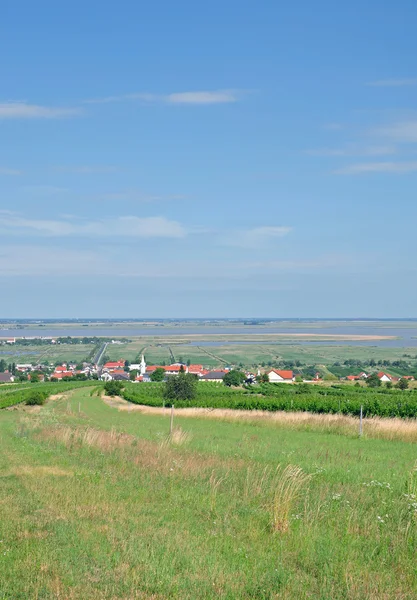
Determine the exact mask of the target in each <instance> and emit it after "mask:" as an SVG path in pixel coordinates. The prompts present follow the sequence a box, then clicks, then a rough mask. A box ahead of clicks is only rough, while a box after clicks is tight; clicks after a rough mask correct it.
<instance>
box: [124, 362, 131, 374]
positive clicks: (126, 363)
mask: <svg viewBox="0 0 417 600" xmlns="http://www.w3.org/2000/svg"><path fill="white" fill-rule="evenodd" d="M129 367H130V362H129V361H128V360H125V366H124V370H125V371H126V373H129Z"/></svg>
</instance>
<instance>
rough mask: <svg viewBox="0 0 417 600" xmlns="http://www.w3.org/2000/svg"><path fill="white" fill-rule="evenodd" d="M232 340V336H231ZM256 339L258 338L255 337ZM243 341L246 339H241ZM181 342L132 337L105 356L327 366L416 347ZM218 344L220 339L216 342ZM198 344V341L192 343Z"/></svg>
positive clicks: (396, 356) (396, 355)
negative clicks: (283, 361)
mask: <svg viewBox="0 0 417 600" xmlns="http://www.w3.org/2000/svg"><path fill="white" fill-rule="evenodd" d="M234 337H236V336H234ZM257 337H258V336H257ZM206 339H210V338H206ZM242 339H247V336H242ZM179 341H181V340H178V339H177V338H174V339H172V340H170V339H169V338H160V340H155V338H135V339H133V340H132V341H131V342H129V343H126V344H120V345H119V344H109V346H108V347H107V350H106V354H107V355H108V356H109V357H110V358H111V360H116V359H119V358H124V359H127V360H130V361H131V362H132V361H134V360H136V359H137V357H138V355H139V354H140V353H141V352H142V351H144V352H145V358H146V361H147V363H148V364H158V363H162V362H165V363H166V364H169V363H170V362H171V360H172V355H171V352H170V349H171V351H172V354H173V356H174V358H175V360H177V361H178V360H179V359H180V358H182V359H183V360H184V362H185V361H187V360H190V361H191V362H192V363H197V364H204V365H206V366H209V367H216V366H221V365H224V364H235V365H236V364H237V365H239V364H243V365H245V366H248V367H254V366H258V365H260V364H262V363H266V364H267V363H268V362H273V363H276V362H278V361H280V360H300V361H301V362H303V363H305V364H308V365H315V364H323V365H331V364H333V363H334V362H337V361H339V362H343V361H345V360H348V359H355V360H370V359H374V360H376V361H377V360H390V361H395V360H401V359H402V358H403V356H404V354H408V355H410V356H412V357H416V356H417V348H399V347H398V348H396V347H393V348H386V347H385V348H383V347H377V346H349V345H346V346H345V345H327V346H326V345H325V344H322V343H315V344H311V345H302V344H294V343H282V342H279V343H278V342H276V343H268V344H264V343H262V344H261V343H256V341H254V342H253V343H251V344H233V343H231V344H230V345H218V346H216V345H210V346H205V345H202V346H191V345H189V344H184V343H178V342H179ZM218 341H219V342H220V343H221V340H218ZM196 343H198V342H196Z"/></svg>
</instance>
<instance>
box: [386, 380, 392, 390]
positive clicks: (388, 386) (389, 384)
mask: <svg viewBox="0 0 417 600" xmlns="http://www.w3.org/2000/svg"><path fill="white" fill-rule="evenodd" d="M385 387H386V388H387V389H389V390H390V389H391V388H392V381H387V383H386V384H385Z"/></svg>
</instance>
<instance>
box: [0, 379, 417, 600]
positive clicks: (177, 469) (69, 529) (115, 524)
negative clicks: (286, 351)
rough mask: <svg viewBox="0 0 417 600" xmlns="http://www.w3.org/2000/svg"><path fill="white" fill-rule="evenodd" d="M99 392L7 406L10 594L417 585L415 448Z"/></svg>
mask: <svg viewBox="0 0 417 600" xmlns="http://www.w3.org/2000/svg"><path fill="white" fill-rule="evenodd" d="M96 393H97V389H96V388H95V387H84V388H80V389H77V390H75V391H72V392H65V393H64V395H63V396H61V397H60V398H56V399H54V400H50V401H49V402H48V403H47V404H46V405H45V406H43V407H23V406H20V407H18V408H16V409H14V410H3V411H1V412H0V435H1V442H2V452H1V453H0V481H1V485H0V503H1V507H2V508H1V513H0V540H1V541H0V546H1V551H0V573H1V577H0V598H4V599H13V600H14V599H26V598H43V599H49V598H51V599H52V598H54V599H55V598H61V599H62V598H65V599H66V598H71V599H85V598H89V599H92V600H94V599H109V598H110V599H116V598H117V599H131V598H132V599H133V598H139V599H158V600H159V599H165V598H178V599H188V598H196V599H200V598H201V599H203V598H204V599H209V598H213V599H214V598H222V599H223V598H224V599H235V598H239V599H241V598H242V599H249V598H251V599H259V598H260V599H278V598H279V599H293V598H297V599H298V598H299V599H311V598H315V599H321V600H329V599H330V598H331V599H332V600H333V599H335V600H338V599H346V600H347V599H349V600H351V599H354V600H355V599H357V600H363V599H364V598H367V599H382V598H385V599H391V598H396V599H402V600H405V599H412V598H415V597H416V595H417V577H416V571H415V552H416V543H417V538H416V526H417V522H416V514H417V500H416V494H417V471H416V468H415V467H416V458H417V452H416V446H415V444H411V443H407V442H404V441H399V440H397V441H386V440H378V439H370V438H367V437H363V438H361V439H358V437H357V436H356V435H353V434H347V435H340V434H336V433H334V432H332V431H331V429H327V430H326V431H322V430H320V428H319V427H317V428H315V426H314V424H313V425H310V430H300V429H298V428H297V427H296V426H294V424H291V423H290V422H288V423H278V422H273V421H268V420H264V421H263V422H260V421H258V420H253V421H251V420H248V421H246V422H245V421H236V422H229V421H228V420H227V419H224V420H221V419H217V420H214V419H212V418H203V417H198V416H194V417H192V418H191V417H185V416H179V415H176V417H175V429H174V432H173V435H172V436H171V437H170V436H169V435H168V432H169V411H166V413H165V414H162V413H161V414H158V415H157V414H144V413H142V412H141V411H140V410H139V408H138V409H137V410H136V411H135V410H123V411H118V410H117V409H116V408H112V407H110V406H108V405H107V404H105V403H104V402H103V400H102V399H101V398H100V397H98V396H97V395H96ZM133 408H135V407H133ZM79 411H80V412H79ZM317 418H323V417H321V416H320V415H317Z"/></svg>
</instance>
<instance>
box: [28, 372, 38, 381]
mask: <svg viewBox="0 0 417 600" xmlns="http://www.w3.org/2000/svg"><path fill="white" fill-rule="evenodd" d="M39 381H40V377H39V373H36V371H34V372H33V373H31V374H30V382H31V383H39Z"/></svg>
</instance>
